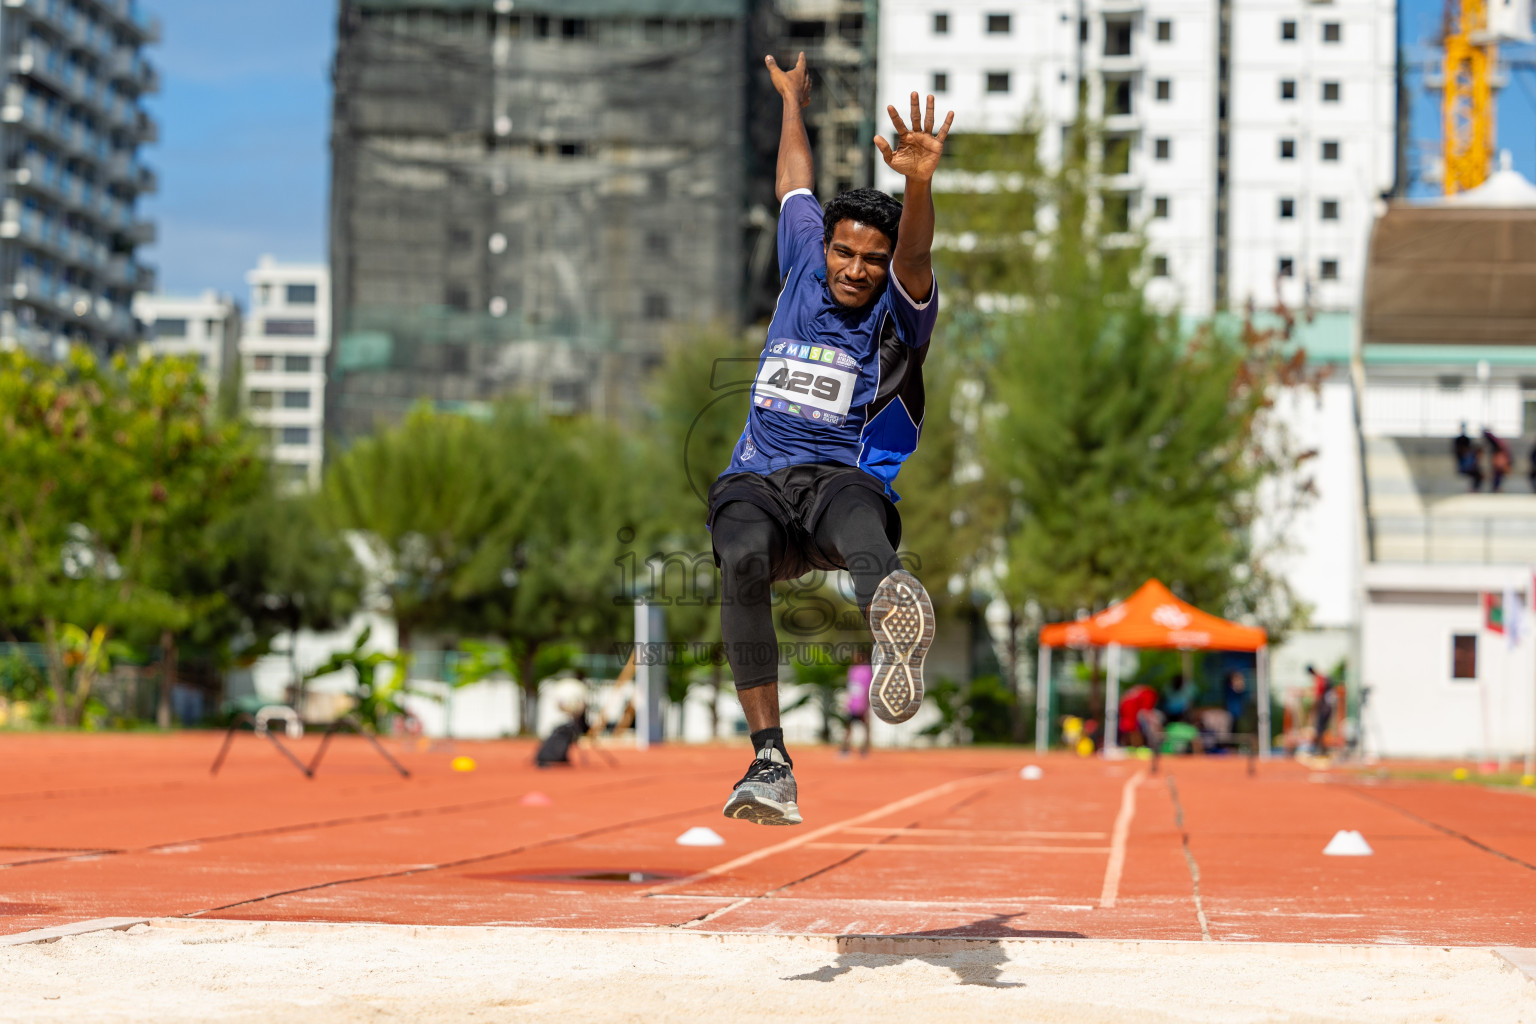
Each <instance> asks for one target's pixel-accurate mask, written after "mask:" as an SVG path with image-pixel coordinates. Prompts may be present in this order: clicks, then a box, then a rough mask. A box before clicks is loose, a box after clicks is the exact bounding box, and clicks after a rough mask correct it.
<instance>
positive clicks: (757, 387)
mask: <svg viewBox="0 0 1536 1024" xmlns="http://www.w3.org/2000/svg"><path fill="white" fill-rule="evenodd" d="M775 349H780V350H781V351H779V352H775V351H774V350H775ZM802 352H803V353H804V354H802ZM856 370H857V364H856V363H855V362H854V360H853V359H851V358H850V357H848V356H847V355H846V354H844V353H842V352H839V351H837V350H836V349H830V348H827V349H823V348H817V347H815V346H807V345H796V344H789V345H785V344H783V343H780V342H775V343H773V344H772V345H770V346H769V349H768V355H767V356H766V357H765V358H764V359H763V365H762V366H761V367H760V368H759V369H758V371H757V382H756V383H755V384H754V385H753V388H752V404H754V405H756V406H758V407H759V408H763V409H773V410H775V411H777V412H787V413H789V414H790V415H793V416H800V417H802V418H804V419H808V420H811V421H812V422H815V423H826V424H830V425H832V426H836V425H838V424H840V423H842V422H843V420H844V418H846V417H847V415H848V407H849V405H850V404H851V403H852V401H853V389H854V385H855V384H857V383H858V379H859V378H858V374H857V373H856V372H855V371H856Z"/></svg>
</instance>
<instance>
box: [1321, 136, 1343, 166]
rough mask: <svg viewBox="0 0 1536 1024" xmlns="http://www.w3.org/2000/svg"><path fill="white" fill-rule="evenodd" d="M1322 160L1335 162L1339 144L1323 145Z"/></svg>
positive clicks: (1337, 157)
mask: <svg viewBox="0 0 1536 1024" xmlns="http://www.w3.org/2000/svg"><path fill="white" fill-rule="evenodd" d="M1323 159H1324V160H1328V161H1330V162H1336V161H1337V160H1338V159H1339V144H1338V143H1337V142H1333V141H1329V142H1325V143H1323Z"/></svg>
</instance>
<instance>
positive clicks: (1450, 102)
mask: <svg viewBox="0 0 1536 1024" xmlns="http://www.w3.org/2000/svg"><path fill="white" fill-rule="evenodd" d="M1530 41H1531V0H1445V35H1444V46H1445V55H1444V58H1443V63H1442V64H1441V69H1440V70H1441V79H1440V81H1439V82H1438V85H1439V86H1440V90H1441V100H1440V119H1441V146H1442V150H1443V154H1444V159H1443V170H1442V173H1441V184H1442V186H1443V188H1444V191H1445V194H1446V195H1454V194H1455V193H1457V192H1465V191H1466V190H1467V189H1470V188H1476V187H1477V186H1479V185H1481V184H1482V183H1483V182H1484V181H1486V180H1487V178H1488V175H1489V173H1490V172H1491V171H1492V170H1493V154H1494V149H1495V146H1496V143H1497V141H1498V136H1497V134H1496V131H1495V124H1494V119H1495V115H1496V113H1497V107H1496V106H1495V104H1494V100H1495V97H1494V90H1496V89H1497V88H1499V86H1501V85H1502V84H1503V82H1502V80H1501V79H1500V76H1499V44H1500V43H1504V42H1513V43H1524V42H1530Z"/></svg>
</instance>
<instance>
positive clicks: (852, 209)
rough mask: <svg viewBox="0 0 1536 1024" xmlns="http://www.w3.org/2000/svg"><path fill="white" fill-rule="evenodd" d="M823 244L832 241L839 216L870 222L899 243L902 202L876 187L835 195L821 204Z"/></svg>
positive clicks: (893, 242)
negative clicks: (898, 230)
mask: <svg viewBox="0 0 1536 1024" xmlns="http://www.w3.org/2000/svg"><path fill="white" fill-rule="evenodd" d="M821 216H822V225H823V227H822V230H821V244H822V245H831V244H832V229H833V228H835V227H837V222H838V221H840V220H856V221H858V222H859V223H860V224H867V225H869V226H870V227H872V228H874V229H875V230H876V231H878V232H880V233H881V234H882V235H884V236H885V237H886V238H889V239H890V240H891V248H893V249H894V248H895V247H896V229H897V227H898V226H900V224H901V203H899V202H897V201H896V200H895V199H893V198H891V197H890V196H888V195H886V194H885V193H884V192H881V191H880V190H879V189H877V188H856V189H851V190H849V191H847V192H842V193H839V194H838V195H835V196H833V197H832V198H831V200H829V201H828V202H827V205H826V206H825V207H823V208H822V211H821Z"/></svg>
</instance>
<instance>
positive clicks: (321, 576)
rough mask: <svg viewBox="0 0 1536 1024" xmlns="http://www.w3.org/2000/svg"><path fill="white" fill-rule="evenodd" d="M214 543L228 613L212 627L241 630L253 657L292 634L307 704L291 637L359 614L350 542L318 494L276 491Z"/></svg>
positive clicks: (295, 673)
mask: <svg viewBox="0 0 1536 1024" xmlns="http://www.w3.org/2000/svg"><path fill="white" fill-rule="evenodd" d="M216 541H217V546H218V549H219V550H220V551H221V552H222V555H223V557H222V560H221V561H222V564H221V565H219V566H218V567H217V570H218V571H217V581H216V584H215V585H216V586H217V587H218V589H219V590H220V592H222V593H223V594H224V596H225V597H226V599H227V605H226V611H227V613H226V615H224V616H223V617H221V618H219V619H217V620H212V621H210V623H209V625H210V626H211V627H213V628H216V629H219V630H221V631H222V632H223V633H224V634H225V635H238V636H239V637H240V638H241V642H242V651H241V654H242V655H243V656H244V657H247V658H249V657H253V656H255V655H257V654H260V653H264V652H266V651H268V650H270V649H271V644H272V641H273V639H274V638H275V637H277V636H278V635H279V634H284V633H286V634H288V636H289V637H290V643H289V650H288V654H289V659H290V671H291V673H292V678H293V685H294V690H295V698H294V699H295V703H296V704H297V705H298V706H299V707H302V706H303V700H304V693H303V689H304V687H303V683H304V678H303V676H302V674H301V673H300V671H299V666H298V664H297V662H296V661H293V659H294V657H295V656H296V647H297V645H296V644H295V643H294V642H293V638H294V637H296V635H297V633H298V632H299V631H300V630H304V629H308V630H315V631H322V630H328V629H337V628H339V627H341V626H343V625H345V624H346V622H347V621H348V620H349V619H350V618H351V616H352V614H353V613H354V612H356V611H357V609H358V607H359V606H360V604H361V598H362V589H363V574H362V569H361V567H360V566H359V565H358V563H357V559H356V558H355V557H354V556H353V554H352V550H351V547H350V546H349V545H348V544H347V541H346V538H345V537H344V536H342V534H341V533H340V532H338V531H337V530H335V529H333V528H332V527H331V526H330V525H329V524H328V523H327V522H326V521H325V518H324V516H323V515H322V514H321V509H320V507H319V501H318V499H317V498H316V497H315V496H313V495H310V494H303V493H300V494H294V493H287V492H284V491H281V490H277V489H274V488H269V489H268V490H266V491H265V492H264V493H262V494H260V495H258V497H257V498H256V499H255V500H254V501H252V502H251V503H250V504H248V505H246V506H245V507H244V508H243V509H241V510H240V511H239V513H238V514H236V515H234V516H231V517H230V518H229V519H228V520H226V521H225V522H224V523H223V524H221V525H220V527H219V529H218V530H217V533H216Z"/></svg>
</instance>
